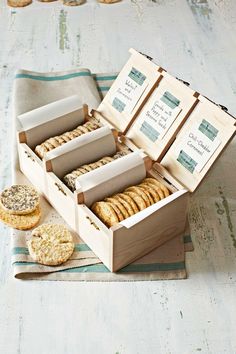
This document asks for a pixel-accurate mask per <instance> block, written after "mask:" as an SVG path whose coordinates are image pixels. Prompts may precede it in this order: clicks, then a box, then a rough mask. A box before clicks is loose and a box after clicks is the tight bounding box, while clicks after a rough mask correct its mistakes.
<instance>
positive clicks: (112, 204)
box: [105, 198, 125, 221]
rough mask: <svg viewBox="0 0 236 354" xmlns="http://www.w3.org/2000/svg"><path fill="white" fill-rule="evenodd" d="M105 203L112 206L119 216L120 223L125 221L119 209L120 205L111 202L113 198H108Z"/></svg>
mask: <svg viewBox="0 0 236 354" xmlns="http://www.w3.org/2000/svg"><path fill="white" fill-rule="evenodd" d="M108 199H109V200H108ZM105 202H106V203H108V204H110V205H111V206H112V208H113V209H114V210H115V213H116V215H117V216H118V219H119V221H123V220H124V219H125V217H124V215H123V213H122V211H121V209H120V208H119V207H118V205H117V204H116V203H115V202H114V201H113V200H111V198H106V199H105Z"/></svg>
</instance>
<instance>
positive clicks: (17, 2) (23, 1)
mask: <svg viewBox="0 0 236 354" xmlns="http://www.w3.org/2000/svg"><path fill="white" fill-rule="evenodd" d="M39 1H41V2H46V3H47V2H53V1H56V0H39ZM120 1H121V0H98V2H101V3H104V4H114V3H116V2H120ZM85 2H86V0H62V3H63V4H64V5H67V6H79V5H82V4H84V3H85ZM31 3H32V0H7V4H8V5H9V6H11V7H24V6H28V5H30V4H31Z"/></svg>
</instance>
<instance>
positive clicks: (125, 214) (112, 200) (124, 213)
mask: <svg viewBox="0 0 236 354" xmlns="http://www.w3.org/2000/svg"><path fill="white" fill-rule="evenodd" d="M105 201H106V202H110V203H111V204H112V205H115V206H116V207H117V208H118V210H119V211H120V213H121V214H122V217H123V219H122V220H124V219H127V218H128V217H129V213H128V211H127V210H126V209H125V207H124V205H123V204H122V203H121V202H120V201H119V200H118V199H116V198H115V196H113V197H109V198H106V199H105ZM116 213H117V211H116ZM117 215H118V213H117ZM118 217H119V215H118ZM119 219H120V218H119ZM122 220H120V221H122Z"/></svg>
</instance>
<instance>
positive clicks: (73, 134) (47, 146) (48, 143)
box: [35, 117, 102, 159]
mask: <svg viewBox="0 0 236 354" xmlns="http://www.w3.org/2000/svg"><path fill="white" fill-rule="evenodd" d="M101 126H102V125H101V123H100V122H99V120H97V119H96V118H94V117H91V118H90V119H89V121H87V122H86V123H84V124H82V125H79V126H78V127H77V128H75V129H74V130H71V131H69V132H65V133H63V134H61V135H59V136H54V137H51V138H49V139H47V140H45V141H44V142H43V143H41V144H40V145H37V146H36V148H35V152H36V154H37V155H38V156H39V157H40V158H41V159H42V158H44V156H45V154H46V153H47V152H48V151H51V150H53V149H55V148H57V147H58V146H61V145H63V144H65V143H67V142H68V141H70V140H73V139H75V138H77V137H78V136H80V135H83V134H86V133H89V132H92V131H93V130H96V129H98V128H100V127H101Z"/></svg>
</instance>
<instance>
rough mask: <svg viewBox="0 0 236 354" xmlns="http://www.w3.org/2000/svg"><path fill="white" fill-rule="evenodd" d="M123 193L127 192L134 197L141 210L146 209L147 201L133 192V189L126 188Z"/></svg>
mask: <svg viewBox="0 0 236 354" xmlns="http://www.w3.org/2000/svg"><path fill="white" fill-rule="evenodd" d="M123 194H126V195H128V196H129V197H130V198H132V199H133V201H134V202H135V204H136V205H137V207H138V209H139V211H141V210H143V209H146V207H147V206H146V203H145V201H144V200H143V198H142V197H141V196H140V195H139V194H137V193H136V192H133V191H127V190H125V191H124V193H123Z"/></svg>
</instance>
